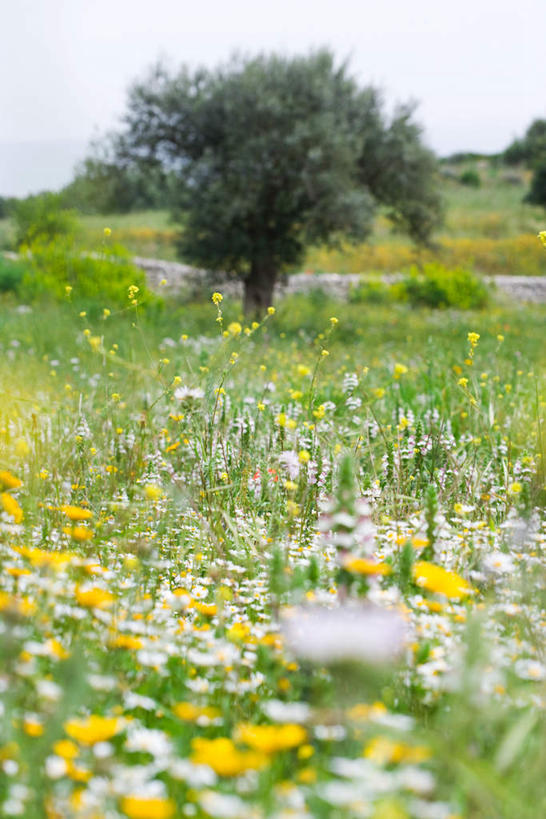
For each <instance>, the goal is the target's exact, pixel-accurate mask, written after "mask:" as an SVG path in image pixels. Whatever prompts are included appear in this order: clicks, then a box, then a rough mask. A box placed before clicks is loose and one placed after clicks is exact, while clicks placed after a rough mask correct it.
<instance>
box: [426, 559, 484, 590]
mask: <svg viewBox="0 0 546 819" xmlns="http://www.w3.org/2000/svg"><path fill="white" fill-rule="evenodd" d="M413 576H414V578H415V580H416V582H417V585H418V586H422V587H423V588H424V589H427V590H428V591H431V592H436V593H437V594H443V595H444V596H445V597H449V598H454V599H458V598H460V597H465V596H466V595H467V594H470V593H471V592H472V591H473V589H472V586H471V585H470V584H469V583H467V581H466V580H465V579H464V578H463V577H461V576H460V575H458V574H457V573H456V572H450V571H448V570H447V569H443V568H442V567H441V566H436V565H435V564H434V563H427V561H425V560H421V561H419V562H418V563H415V565H414V567H413Z"/></svg>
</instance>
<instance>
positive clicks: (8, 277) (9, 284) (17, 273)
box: [0, 256, 25, 293]
mask: <svg viewBox="0 0 546 819" xmlns="http://www.w3.org/2000/svg"><path fill="white" fill-rule="evenodd" d="M24 272H25V265H24V263H23V262H19V261H14V260H12V259H6V258H5V257H4V256H0V293H9V292H14V293H17V291H18V290H19V287H20V285H21V281H22V278H23V275H24Z"/></svg>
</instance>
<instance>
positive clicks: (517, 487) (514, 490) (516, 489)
mask: <svg viewBox="0 0 546 819" xmlns="http://www.w3.org/2000/svg"><path fill="white" fill-rule="evenodd" d="M522 489H523V486H522V485H521V484H520V482H519V481H514V483H512V484H511V485H510V488H509V489H508V491H509V493H510V494H511V495H519V493H520V492H521V490H522Z"/></svg>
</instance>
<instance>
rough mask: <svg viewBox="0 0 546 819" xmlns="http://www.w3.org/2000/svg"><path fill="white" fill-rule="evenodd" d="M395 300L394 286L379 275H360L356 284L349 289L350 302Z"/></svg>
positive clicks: (372, 302)
mask: <svg viewBox="0 0 546 819" xmlns="http://www.w3.org/2000/svg"><path fill="white" fill-rule="evenodd" d="M395 300H396V293H395V290H394V288H393V287H392V285H391V284H388V283H387V282H385V281H383V280H382V279H381V277H380V276H374V277H366V278H364V277H362V279H361V281H360V283H359V284H358V286H357V287H351V288H350V290H349V301H350V302H351V303H352V304H361V303H364V304H390V303H391V302H393V301H395Z"/></svg>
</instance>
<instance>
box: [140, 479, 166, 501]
mask: <svg viewBox="0 0 546 819" xmlns="http://www.w3.org/2000/svg"><path fill="white" fill-rule="evenodd" d="M144 494H145V495H146V497H147V498H148V500H151V501H156V500H159V499H160V498H161V497H163V490H162V489H161V488H160V487H159V486H156V484H154V483H149V484H148V485H147V486H145V487H144Z"/></svg>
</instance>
